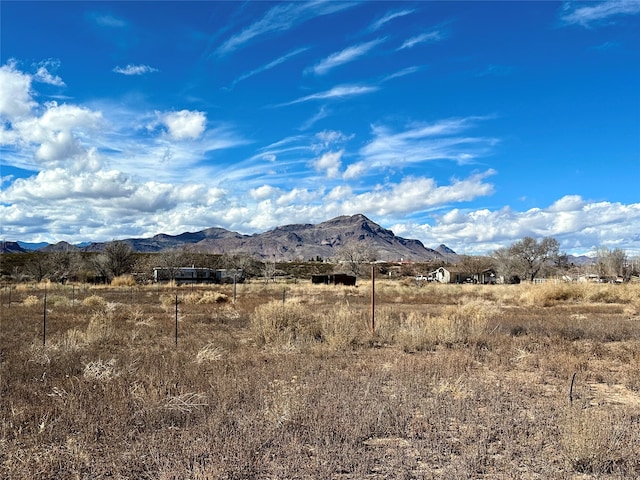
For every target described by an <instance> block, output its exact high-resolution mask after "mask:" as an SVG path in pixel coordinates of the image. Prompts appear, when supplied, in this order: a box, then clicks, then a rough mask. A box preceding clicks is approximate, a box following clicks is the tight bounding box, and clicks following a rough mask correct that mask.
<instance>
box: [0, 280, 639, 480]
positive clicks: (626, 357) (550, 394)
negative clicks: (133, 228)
mask: <svg viewBox="0 0 640 480" xmlns="http://www.w3.org/2000/svg"><path fill="white" fill-rule="evenodd" d="M376 286H377V290H376V305H377V306H376V329H375V332H371V330H370V323H369V321H370V317H369V314H370V312H369V308H370V297H369V293H370V284H368V283H367V282H361V284H360V285H359V286H358V287H349V288H341V287H327V286H317V288H316V286H311V285H309V284H308V283H300V284H287V285H282V284H264V283H254V284H251V283H248V284H243V285H239V286H238V301H237V303H236V304H232V303H231V302H230V301H229V299H230V298H232V291H231V288H232V287H230V286H229V287H227V286H218V287H215V288H214V287H199V286H195V287H189V288H185V287H175V286H171V287H166V288H164V287H157V286H153V287H144V288H138V289H131V288H120V287H114V286H106V287H100V288H95V289H91V288H88V287H75V289H74V290H71V288H73V287H70V286H66V287H65V288H60V287H56V286H54V285H46V288H47V292H49V293H48V297H47V341H46V345H45V346H43V345H42V336H41V333H42V315H43V311H42V310H43V309H42V307H43V297H44V288H39V286H36V285H31V286H28V287H24V286H18V287H19V288H16V289H14V290H13V292H12V295H13V297H12V304H11V306H9V305H8V302H7V301H5V300H6V297H3V302H2V305H3V306H2V312H0V313H1V315H2V322H1V326H2V328H1V329H0V396H1V398H0V405H2V408H0V478H11V479H16V480H23V479H33V478H38V479H60V478H92V479H93V478H95V479H101V478H114V479H130V478H136V479H177V478H192V479H249V478H265V479H266V478H300V479H312V478H323V479H324V478H326V479H336V480H338V479H341V480H346V479H362V478H369V479H383V478H392V479H395V478H397V479H400V478H402V479H406V478H427V479H431V478H501V479H506V478H509V479H511V478H527V479H534V478H563V479H576V480H577V479H585V478H599V479H626V478H639V477H640V461H639V460H638V459H639V458H640V316H639V315H640V303H639V302H640V300H639V299H640V286H638V285H635V286H633V285H573V284H557V285H555V284H545V285H510V286H501V285H499V286H481V285H457V286H453V285H452V286H446V285H424V286H422V287H420V286H417V285H416V284H415V283H413V282H404V283H403V282H385V281H378V282H376ZM42 287H44V286H42ZM176 294H177V295H178V309H179V311H178V314H179V328H180V337H179V342H178V345H177V346H176V345H175V339H174V328H175V319H174V317H175V313H174V310H175V296H176ZM3 295H6V294H5V293H3ZM71 298H74V301H73V302H72V303H70V302H69V299H71ZM283 299H284V301H283ZM574 373H575V374H576V381H575V385H574V390H573V392H572V393H573V401H572V402H570V401H569V385H570V381H571V378H572V376H573V374H574Z"/></svg>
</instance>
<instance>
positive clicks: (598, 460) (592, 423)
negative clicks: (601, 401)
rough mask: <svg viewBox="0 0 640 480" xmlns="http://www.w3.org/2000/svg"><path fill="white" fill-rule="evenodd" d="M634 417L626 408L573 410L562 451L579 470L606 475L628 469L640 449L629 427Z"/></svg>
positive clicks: (567, 420)
mask: <svg viewBox="0 0 640 480" xmlns="http://www.w3.org/2000/svg"><path fill="white" fill-rule="evenodd" d="M631 422H632V419H631V418H630V415H629V413H628V412H625V411H624V410H622V409H615V408H613V409H607V410H601V409H595V408H587V409H571V410H569V411H568V412H567V414H566V416H565V418H564V419H563V421H562V424H561V437H560V443H561V447H562V452H563V454H564V456H565V458H566V459H567V461H568V463H569V465H570V466H571V468H572V469H573V470H574V471H575V472H578V473H582V474H592V475H603V474H610V473H615V472H616V471H618V470H625V469H626V468H625V465H627V464H630V463H632V462H633V461H634V460H635V459H636V458H638V455H640V448H639V444H638V439H637V438H632V437H633V436H632V435H630V433H631V430H630V429H629V428H628V425H630V424H631Z"/></svg>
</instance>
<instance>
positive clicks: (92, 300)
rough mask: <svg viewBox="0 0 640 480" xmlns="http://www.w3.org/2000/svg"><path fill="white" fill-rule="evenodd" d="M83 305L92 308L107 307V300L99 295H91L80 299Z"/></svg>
mask: <svg viewBox="0 0 640 480" xmlns="http://www.w3.org/2000/svg"><path fill="white" fill-rule="evenodd" d="M82 304H83V305H84V306H85V307H89V308H93V309H96V310H100V309H105V308H106V307H107V301H106V300H105V299H104V298H102V297H101V296H99V295H91V296H89V297H87V298H85V299H84V300H83V301H82Z"/></svg>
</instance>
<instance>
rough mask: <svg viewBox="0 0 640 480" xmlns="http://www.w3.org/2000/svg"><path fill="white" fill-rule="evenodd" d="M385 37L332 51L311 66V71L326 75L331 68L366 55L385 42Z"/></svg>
mask: <svg viewBox="0 0 640 480" xmlns="http://www.w3.org/2000/svg"><path fill="white" fill-rule="evenodd" d="M384 41H385V39H377V40H371V41H370V42H365V43H360V44H358V45H353V46H351V47H347V48H345V49H344V50H341V51H340V52H336V53H332V54H331V55H329V56H328V57H327V58H325V59H323V60H321V61H320V62H319V63H318V64H316V65H315V66H314V67H312V68H311V71H312V72H313V73H314V74H316V75H325V74H327V73H328V72H329V71H330V70H332V69H334V68H336V67H338V66H340V65H344V64H345V63H349V62H353V61H354V60H357V59H358V58H360V57H362V56H363V55H366V54H367V53H368V52H369V51H370V50H371V49H373V48H374V47H376V46H377V45H379V44H380V43H382V42H384Z"/></svg>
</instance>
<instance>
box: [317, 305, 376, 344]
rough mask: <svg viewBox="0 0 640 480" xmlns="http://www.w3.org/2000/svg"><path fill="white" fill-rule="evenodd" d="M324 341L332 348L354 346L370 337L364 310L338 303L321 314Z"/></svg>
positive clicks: (320, 320) (320, 321)
mask: <svg viewBox="0 0 640 480" xmlns="http://www.w3.org/2000/svg"><path fill="white" fill-rule="evenodd" d="M319 323H320V329H321V332H322V342H323V343H324V344H325V345H326V346H327V347H329V348H330V349H335V350H344V349H347V348H353V347H354V346H356V345H357V344H359V343H362V341H363V339H365V338H367V337H368V335H369V334H368V329H367V326H366V321H365V319H364V318H363V316H362V312H361V311H358V310H356V309H354V308H349V307H348V306H347V305H338V306H336V307H334V308H331V309H329V310H327V311H325V312H323V313H321V314H320V315H319Z"/></svg>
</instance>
